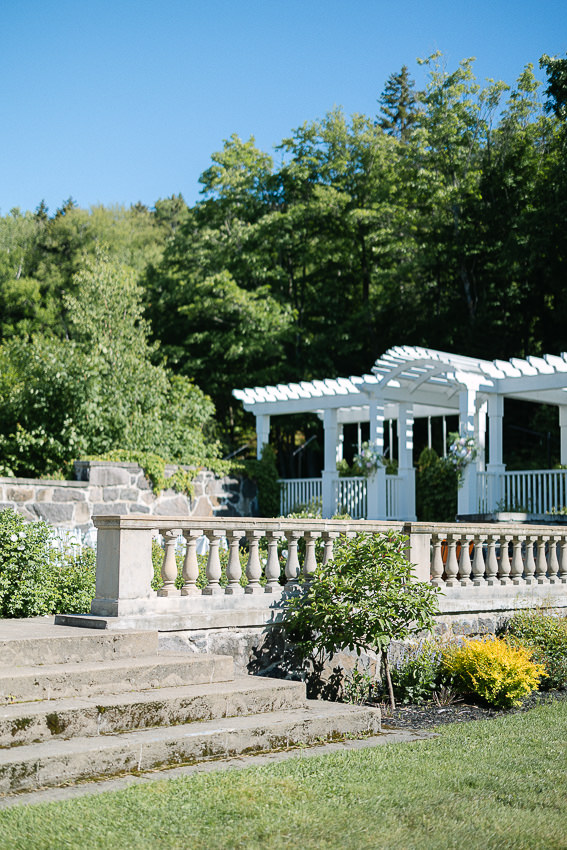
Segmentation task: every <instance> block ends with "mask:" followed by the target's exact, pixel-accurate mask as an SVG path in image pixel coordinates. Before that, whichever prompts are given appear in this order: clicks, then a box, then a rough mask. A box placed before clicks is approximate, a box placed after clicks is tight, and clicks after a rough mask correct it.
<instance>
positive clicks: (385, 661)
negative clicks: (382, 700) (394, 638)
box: [381, 649, 396, 711]
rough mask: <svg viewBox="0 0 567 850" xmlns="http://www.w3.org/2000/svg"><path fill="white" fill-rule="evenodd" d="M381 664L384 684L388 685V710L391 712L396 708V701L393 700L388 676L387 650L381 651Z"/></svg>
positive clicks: (392, 687) (390, 678) (392, 691)
mask: <svg viewBox="0 0 567 850" xmlns="http://www.w3.org/2000/svg"><path fill="white" fill-rule="evenodd" d="M381 656H382V664H383V665H384V673H385V674H386V682H387V684H388V695H389V697H390V708H391V709H392V711H394V710H395V708H396V700H395V698H394V686H393V685H392V677H391V675H390V662H389V661H388V650H387V649H386V650H384V649H383V650H382V652H381Z"/></svg>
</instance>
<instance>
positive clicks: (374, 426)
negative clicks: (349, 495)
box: [366, 397, 386, 519]
mask: <svg viewBox="0 0 567 850" xmlns="http://www.w3.org/2000/svg"><path fill="white" fill-rule="evenodd" d="M384 414H385V404H384V399H382V398H376V397H371V398H370V402H369V417H370V443H371V444H372V445H373V446H375V447H376V449H377V451H378V453H379V454H384V420H385V415H384ZM366 497H367V517H366V518H367V519H386V470H385V469H384V467H383V466H380V467H379V469H377V470H376V472H375V473H374V475H369V476H368V481H367V490H366Z"/></svg>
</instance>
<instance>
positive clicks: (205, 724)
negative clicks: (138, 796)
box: [0, 621, 380, 794]
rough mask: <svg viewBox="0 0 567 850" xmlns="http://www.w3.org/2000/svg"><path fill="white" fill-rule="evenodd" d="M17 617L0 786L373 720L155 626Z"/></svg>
mask: <svg viewBox="0 0 567 850" xmlns="http://www.w3.org/2000/svg"><path fill="white" fill-rule="evenodd" d="M17 622H19V623H20V624H21V627H20V628H19V629H18V628H17ZM17 622H16V621H12V623H11V624H7V623H6V621H4V624H3V626H2V627H0V794H10V793H16V792H20V791H32V790H36V789H40V788H46V787H53V786H58V785H69V784H74V783H77V782H84V781H88V780H92V779H100V778H101V777H109V776H116V775H120V774H125V773H137V772H144V771H148V770H152V769H156V768H165V767H168V766H177V765H181V764H191V763H195V762H198V761H202V760H206V759H218V758H223V757H228V756H235V755H242V754H248V753H258V752H267V751H270V750H275V749H280V748H287V747H290V746H294V745H299V744H304V745H307V744H313V743H319V742H321V741H328V740H336V739H338V738H341V737H351V736H360V735H363V734H367V733H371V734H376V733H377V732H379V731H380V712H379V710H378V709H371V708H362V707H355V706H346V705H343V704H340V703H325V702H321V701H315V700H307V699H306V698H305V686H304V684H303V683H301V682H292V681H287V680H281V679H268V678H263V677H253V676H235V674H234V665H233V660H232V658H231V657H230V656H225V655H206V654H173V653H163V652H158V635H157V632H148V631H143V632H114V631H101V630H97V629H92V630H91V629H78V628H77V629H74V628H67V627H60V626H53V625H51V624H46V623H45V622H43V623H42V622H40V621H28V622H27V623H26V621H17ZM34 623H35V626H36V628H35V629H34Z"/></svg>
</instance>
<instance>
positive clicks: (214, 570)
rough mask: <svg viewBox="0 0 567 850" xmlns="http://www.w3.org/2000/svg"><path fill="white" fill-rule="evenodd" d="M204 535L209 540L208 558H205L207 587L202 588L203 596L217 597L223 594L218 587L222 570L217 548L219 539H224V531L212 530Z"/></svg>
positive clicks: (221, 589) (222, 590) (222, 589)
mask: <svg viewBox="0 0 567 850" xmlns="http://www.w3.org/2000/svg"><path fill="white" fill-rule="evenodd" d="M205 534H206V535H207V537H208V538H209V557H208V558H207V586H206V587H204V588H203V595H204V596H218V595H219V594H221V593H224V588H222V587H221V586H220V577H221V574H222V570H221V562H220V557H219V546H220V542H221V537H224V530H223V529H222V528H213V529H210V530H208V531H206V532H205Z"/></svg>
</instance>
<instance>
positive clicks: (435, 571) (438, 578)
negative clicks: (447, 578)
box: [431, 534, 445, 587]
mask: <svg viewBox="0 0 567 850" xmlns="http://www.w3.org/2000/svg"><path fill="white" fill-rule="evenodd" d="M431 542H432V545H433V553H432V556H431V584H432V585H434V587H444V585H445V582H444V581H443V572H444V569H445V568H444V565H443V553H442V552H441V546H442V544H443V535H442V534H432V535H431Z"/></svg>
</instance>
